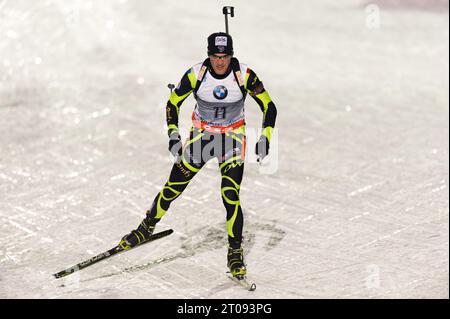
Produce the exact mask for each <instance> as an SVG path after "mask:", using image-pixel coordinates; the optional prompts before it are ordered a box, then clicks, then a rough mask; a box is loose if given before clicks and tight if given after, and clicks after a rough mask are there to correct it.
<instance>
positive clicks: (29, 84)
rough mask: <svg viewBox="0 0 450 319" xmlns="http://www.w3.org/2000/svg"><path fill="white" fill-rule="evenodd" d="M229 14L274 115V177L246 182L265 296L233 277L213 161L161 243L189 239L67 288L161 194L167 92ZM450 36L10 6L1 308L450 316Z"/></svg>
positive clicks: (177, 12)
mask: <svg viewBox="0 0 450 319" xmlns="http://www.w3.org/2000/svg"><path fill="white" fill-rule="evenodd" d="M224 5H232V6H235V11H236V17H235V18H233V19H231V20H230V32H231V34H232V35H233V38H234V44H235V54H236V56H237V57H238V58H239V59H240V61H241V62H242V63H247V64H249V66H250V67H251V68H252V69H253V70H255V71H256V73H257V74H258V75H259V77H260V78H261V79H262V80H263V82H264V84H265V86H266V88H267V89H268V91H269V92H270V94H271V96H272V98H273V100H274V102H275V104H276V105H277V108H278V120H277V128H278V139H277V141H276V151H277V156H276V158H275V157H274V156H273V157H272V158H269V161H270V160H272V161H274V160H276V161H277V163H276V164H277V165H276V166H277V168H278V169H277V170H276V171H275V172H273V173H272V174H261V172H260V169H259V167H258V166H257V165H255V164H251V163H249V164H248V165H247V166H246V173H245V177H244V182H243V185H242V191H241V201H242V204H243V207H244V212H245V216H246V222H245V229H244V235H245V237H246V244H245V245H246V246H245V248H246V254H247V263H248V268H249V276H251V277H252V278H253V279H254V280H255V281H256V282H257V284H258V289H257V291H256V292H255V293H254V294H251V293H250V294H249V293H248V292H246V291H242V288H240V287H236V286H235V285H233V283H231V282H229V280H228V279H227V278H226V276H225V271H226V224H225V210H224V208H223V206H222V203H221V199H220V174H219V172H218V169H217V163H214V162H211V163H209V164H208V165H207V167H205V169H204V170H202V171H201V172H200V173H199V175H198V176H197V177H196V179H195V180H194V182H193V183H192V184H191V185H190V186H189V188H188V189H187V190H186V192H185V193H184V194H183V196H182V198H181V199H179V200H177V201H176V202H175V203H174V204H173V205H172V207H171V210H170V212H168V214H167V215H166V216H165V218H164V219H163V220H162V221H161V223H160V224H159V225H160V226H158V227H160V228H159V229H160V230H162V229H164V228H169V227H170V228H174V229H175V234H174V235H172V236H171V237H169V238H167V239H164V241H160V242H158V243H157V244H155V245H153V246H152V248H150V247H148V249H147V248H145V249H142V250H137V251H136V252H130V253H129V254H125V255H126V256H125V255H123V256H119V257H117V258H115V259H114V260H111V261H108V262H106V263H104V264H103V265H102V266H100V265H98V266H94V267H92V269H87V270H85V271H83V272H82V273H80V274H79V276H78V277H75V278H76V279H74V281H72V282H71V283H70V284H69V283H66V284H62V283H61V282H60V281H56V280H54V279H52V278H51V274H52V273H54V272H57V271H59V270H61V269H62V268H65V267H66V266H70V265H72V264H75V263H78V262H80V261H82V260H84V259H86V258H89V257H90V256H92V255H93V254H97V253H99V252H101V251H103V250H106V249H109V248H111V247H112V246H114V245H115V244H116V243H117V242H118V241H119V240H120V238H121V237H122V236H123V235H124V234H125V233H127V232H128V231H129V230H131V229H133V228H135V227H136V226H137V225H138V223H139V222H140V220H141V219H142V217H143V216H144V213H145V210H146V209H148V208H149V206H150V205H151V202H152V200H153V198H154V197H155V196H156V194H157V192H159V191H160V189H161V187H162V186H163V185H164V183H165V181H166V179H167V177H168V175H169V172H170V168H171V165H172V164H171V161H170V156H169V152H168V151H167V144H168V141H167V135H166V129H165V104H166V102H167V99H168V94H169V90H168V89H167V84H168V83H175V84H176V83H178V81H179V80H180V78H181V76H182V75H183V74H184V72H185V71H186V70H187V69H188V68H190V67H191V66H192V65H194V64H196V63H198V62H201V61H203V60H204V59H205V58H206V45H207V43H206V38H207V36H208V35H209V34H211V33H213V32H216V31H224V19H223V15H222V7H223V6H224ZM448 30H449V25H448V1H443V0H428V1H426V0H422V1H420V0H397V1H395V0H376V1H375V0H374V1H363V0H341V1H338V2H337V1H332V0H320V1H283V2H281V3H276V4H274V2H273V1H261V0H259V1H256V0H249V1H245V2H242V1H231V0H230V1H207V0H192V1H189V2H180V1H174V0H168V1H164V2H161V1H149V0H92V1H88V0H41V1H32V0H0V219H1V223H0V240H1V245H0V269H1V271H0V297H2V298H21V297H28V298H29V297H32V298H68V297H70V298H72V297H73V298H77V297H78V298H81V297H87V298H102V297H107V298H127V297H130V298H142V297H144V298H414V297H416V298H417V297H419V298H448V213H449V209H448V207H449V205H448V202H449V193H448V189H449V188H448V187H449V186H448V185H449V184H448V165H449V157H448V146H449V140H448V136H449V122H448V119H449V104H448V102H449V94H448V86H449V83H448V79H449V74H448V72H449V71H448V70H449V62H448V61H449V60H448V54H449V41H448V39H449V36H448ZM194 103H195V101H194V99H193V98H192V97H190V98H189V99H188V100H186V101H185V103H184V105H183V107H182V108H181V116H180V118H181V126H182V127H184V128H185V129H188V128H189V127H190V125H191V124H190V114H191V112H192V110H193V106H194ZM246 116H247V119H248V120H247V122H248V126H249V127H254V128H258V127H260V125H261V119H262V114H261V112H260V110H259V107H258V106H257V105H256V103H254V102H253V101H252V100H251V99H248V103H247V107H246ZM183 137H186V136H183ZM253 147H254V145H249V152H253ZM274 147H275V146H274ZM193 269H195V271H194V270H193ZM222 273H223V276H220V275H218V274H222ZM174 288H176V289H174Z"/></svg>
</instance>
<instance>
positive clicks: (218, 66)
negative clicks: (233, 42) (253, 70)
mask: <svg viewBox="0 0 450 319" xmlns="http://www.w3.org/2000/svg"><path fill="white" fill-rule="evenodd" d="M209 58H210V60H211V65H212V68H213V70H214V72H216V74H218V75H224V74H225V73H227V71H228V68H229V66H230V63H231V55H227V54H224V53H217V54H213V55H210V56H209Z"/></svg>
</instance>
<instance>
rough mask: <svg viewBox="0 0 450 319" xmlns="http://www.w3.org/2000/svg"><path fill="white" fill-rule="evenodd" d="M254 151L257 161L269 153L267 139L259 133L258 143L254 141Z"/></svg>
mask: <svg viewBox="0 0 450 319" xmlns="http://www.w3.org/2000/svg"><path fill="white" fill-rule="evenodd" d="M255 153H256V155H257V156H258V162H259V161H262V160H263V159H264V157H266V156H267V155H268V154H269V140H268V139H267V137H266V136H264V135H261V137H260V138H259V141H258V143H256V147H255Z"/></svg>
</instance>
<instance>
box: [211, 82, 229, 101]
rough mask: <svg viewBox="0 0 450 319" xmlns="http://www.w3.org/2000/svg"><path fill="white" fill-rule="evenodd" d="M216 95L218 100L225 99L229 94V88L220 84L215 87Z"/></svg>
mask: <svg viewBox="0 0 450 319" xmlns="http://www.w3.org/2000/svg"><path fill="white" fill-rule="evenodd" d="M213 93H214V97H215V98H216V99H218V100H223V99H225V98H226V97H227V96H228V90H227V88H226V87H224V86H223V85H218V86H216V87H215V88H214V92H213Z"/></svg>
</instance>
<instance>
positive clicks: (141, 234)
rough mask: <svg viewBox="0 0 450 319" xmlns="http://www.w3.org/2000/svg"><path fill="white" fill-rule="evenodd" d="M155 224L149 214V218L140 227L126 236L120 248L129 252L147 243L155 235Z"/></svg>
mask: <svg viewBox="0 0 450 319" xmlns="http://www.w3.org/2000/svg"><path fill="white" fill-rule="evenodd" d="M155 224H156V222H155V220H154V219H152V218H150V217H149V216H148V212H147V216H146V217H145V218H144V220H143V221H142V222H141V223H140V225H139V227H138V228H137V229H135V230H132V231H131V233H129V234H127V235H125V236H124V237H123V238H122V240H121V241H120V243H119V246H120V247H122V248H123V249H124V250H128V249H131V248H133V247H136V246H137V245H139V244H140V243H142V242H144V241H146V240H147V239H148V238H149V237H150V236H151V235H152V234H153V231H154V230H155Z"/></svg>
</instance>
